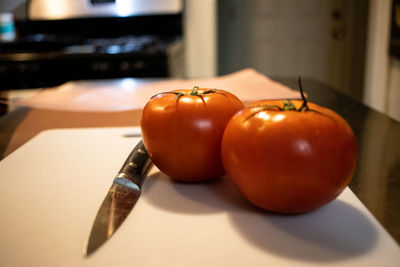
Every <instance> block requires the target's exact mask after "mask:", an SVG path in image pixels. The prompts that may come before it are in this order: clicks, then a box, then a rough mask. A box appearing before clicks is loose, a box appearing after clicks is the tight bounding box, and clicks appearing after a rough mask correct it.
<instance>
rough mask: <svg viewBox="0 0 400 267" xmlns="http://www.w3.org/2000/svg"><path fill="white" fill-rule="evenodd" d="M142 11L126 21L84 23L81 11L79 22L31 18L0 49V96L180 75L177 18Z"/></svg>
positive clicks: (176, 15) (110, 18) (110, 16)
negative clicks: (99, 81) (86, 83)
mask: <svg viewBox="0 0 400 267" xmlns="http://www.w3.org/2000/svg"><path fill="white" fill-rule="evenodd" d="M152 1H153V2H154V1H155V0H152ZM163 1H166V0H163ZM36 2H37V3H39V2H40V1H36ZM42 2H46V1H44V0H42ZM47 2H48V3H50V1H47ZM112 2H113V1H93V0H91V1H90V3H91V4H93V3H100V4H108V5H110V4H112ZM114 2H115V1H114ZM125 2H127V0H125ZM134 2H138V1H137V0H136V1H134ZM150 2H151V1H150ZM32 3H33V2H32ZM115 3H118V2H115ZM121 3H122V2H121ZM35 8H36V9H38V7H35ZM158 8H159V7H158ZM102 9H103V10H110V9H105V8H104V6H102ZM33 10H34V9H33ZM38 10H40V9H38ZM111 10H112V9H111ZM141 11H142V13H135V14H134V15H132V14H131V15H129V14H128V15H127V16H125V15H124V16H113V14H111V13H104V14H105V15H104V16H101V14H100V13H96V14H95V15H94V13H93V11H92V12H91V13H90V16H87V17H85V16H84V14H82V10H81V11H80V13H79V12H77V13H76V14H79V16H76V15H74V14H72V13H68V14H67V15H68V16H67V15H65V14H64V16H63V17H50V18H49V19H47V18H46V17H45V16H44V15H47V14H44V15H43V14H38V13H34V14H33V15H32V17H34V18H35V19H26V20H23V21H16V22H15V27H16V29H17V38H16V39H15V40H14V41H12V42H2V43H0V90H7V89H22V88H38V87H49V86H55V85H59V84H62V83H64V82H66V81H71V80H88V79H109V78H126V77H133V78H135V77H146V78H152V77H171V76H177V75H178V76H179V75H183V74H182V73H180V72H181V70H182V69H183V68H182V64H183V41H182V39H183V37H182V32H183V30H182V12H177V13H176V12H175V13H168V14H163V13H160V12H159V10H158V11H157V12H156V14H153V13H143V8H142V9H141ZM53 15H54V14H53Z"/></svg>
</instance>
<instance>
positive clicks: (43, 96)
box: [16, 69, 300, 112]
mask: <svg viewBox="0 0 400 267" xmlns="http://www.w3.org/2000/svg"><path fill="white" fill-rule="evenodd" d="M194 86H199V87H200V88H217V89H224V90H227V91H230V92H232V93H233V94H235V95H236V96H237V97H239V98H240V99H241V100H242V101H247V102H251V101H256V100H261V99H289V98H299V97H300V94H299V92H297V91H294V90H292V89H290V88H288V87H286V86H284V85H282V84H280V83H278V82H276V81H273V80H271V79H269V78H268V77H266V76H265V75H263V74H261V73H259V72H257V71H255V70H254V69H244V70H240V71H237V72H234V73H231V74H228V75H224V76H219V77H213V78H202V79H187V80H184V79H181V80H163V81H156V82H149V83H143V82H140V81H138V80H135V79H129V78H128V79H120V80H105V81H77V82H76V81H74V82H68V83H65V84H63V85H61V86H58V87H54V88H49V89H45V90H42V91H40V92H38V94H36V95H34V96H31V97H29V98H25V99H21V100H19V101H17V102H16V105H18V106H27V107H32V108H42V109H53V110H65V111H91V112H92V111H99V112H112V111H125V110H131V109H140V108H143V107H144V105H145V104H146V103H147V101H148V100H149V99H150V97H152V96H153V95H156V94H158V93H161V92H165V91H169V90H174V89H183V88H188V89H191V88H193V87H194Z"/></svg>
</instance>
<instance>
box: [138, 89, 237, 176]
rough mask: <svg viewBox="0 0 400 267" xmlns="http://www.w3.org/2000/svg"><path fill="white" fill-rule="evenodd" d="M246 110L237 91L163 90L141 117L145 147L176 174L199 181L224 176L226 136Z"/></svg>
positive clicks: (165, 169) (159, 164)
mask: <svg viewBox="0 0 400 267" xmlns="http://www.w3.org/2000/svg"><path fill="white" fill-rule="evenodd" d="M242 108H244V105H243V103H242V102H241V101H240V100H239V99H238V98H237V97H236V96H235V95H233V94H232V93H230V92H228V91H224V90H219V89H203V88H198V87H195V88H194V89H192V90H190V89H182V90H174V91H171V92H165V93H160V94H158V95H156V96H154V97H152V98H151V99H150V100H149V101H148V103H147V104H146V106H145V107H144V110H143V114H142V118H141V129H142V138H143V142H144V144H145V147H146V150H147V151H148V153H149V155H150V157H151V159H152V160H153V163H154V164H155V165H156V166H157V167H158V168H159V169H160V170H161V171H162V172H163V173H165V174H167V175H168V176H170V177H171V178H174V179H177V180H180V181H186V182H196V181H204V180H209V179H213V178H217V177H219V176H222V175H224V174H225V171H224V168H223V165H222V160H221V140H222V135H223V132H224V129H225V126H226V124H227V123H228V121H229V120H230V119H231V117H232V116H233V115H234V114H235V113H236V112H237V111H238V110H240V109H242Z"/></svg>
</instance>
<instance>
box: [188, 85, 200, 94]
mask: <svg viewBox="0 0 400 267" xmlns="http://www.w3.org/2000/svg"><path fill="white" fill-rule="evenodd" d="M198 91H199V87H198V86H195V87H193V89H192V91H191V92H190V95H198Z"/></svg>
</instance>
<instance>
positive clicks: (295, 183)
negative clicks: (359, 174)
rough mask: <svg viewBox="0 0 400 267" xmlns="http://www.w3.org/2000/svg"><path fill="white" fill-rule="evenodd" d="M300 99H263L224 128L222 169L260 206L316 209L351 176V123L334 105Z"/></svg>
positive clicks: (278, 209)
mask: <svg viewBox="0 0 400 267" xmlns="http://www.w3.org/2000/svg"><path fill="white" fill-rule="evenodd" d="M303 103H304V102H303V101H289V102H287V101H286V102H285V101H261V102H258V103H255V104H254V105H252V106H251V107H249V108H246V109H244V110H242V111H240V112H238V113H237V114H236V115H235V116H233V117H232V119H231V120H230V122H229V123H228V125H227V127H226V129H225V133H224V136H223V141H222V159H223V164H224V167H225V170H226V172H227V173H228V176H229V177H230V179H231V180H232V181H233V183H234V184H235V185H236V186H237V187H238V189H239V190H240V191H241V192H242V193H243V194H244V196H245V197H246V198H247V199H248V200H249V201H250V202H252V203H253V204H255V205H256V206H258V207H260V208H262V209H265V210H269V211H274V212H279V213H303V212H307V211H311V210H314V209H316V208H318V207H321V206H322V205H324V204H326V203H328V202H330V201H331V200H333V199H335V198H336V197H337V196H338V195H339V194H340V193H341V192H342V191H343V189H344V188H345V187H346V186H347V185H348V183H349V182H350V180H351V178H352V175H353V172H354V169H355V165H356V157H357V151H356V141H355V137H354V134H353V132H352V130H351V128H350V126H349V125H348V124H347V122H346V121H345V120H344V119H343V118H342V117H340V116H339V115H338V114H336V113H335V112H333V111H332V110H329V109H327V108H324V107H321V106H318V105H316V104H312V103H309V104H308V106H305V105H304V104H303ZM292 104H294V106H291V105H292ZM284 109H289V110H284ZM290 109H292V110H290ZM294 109H296V110H294Z"/></svg>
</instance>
